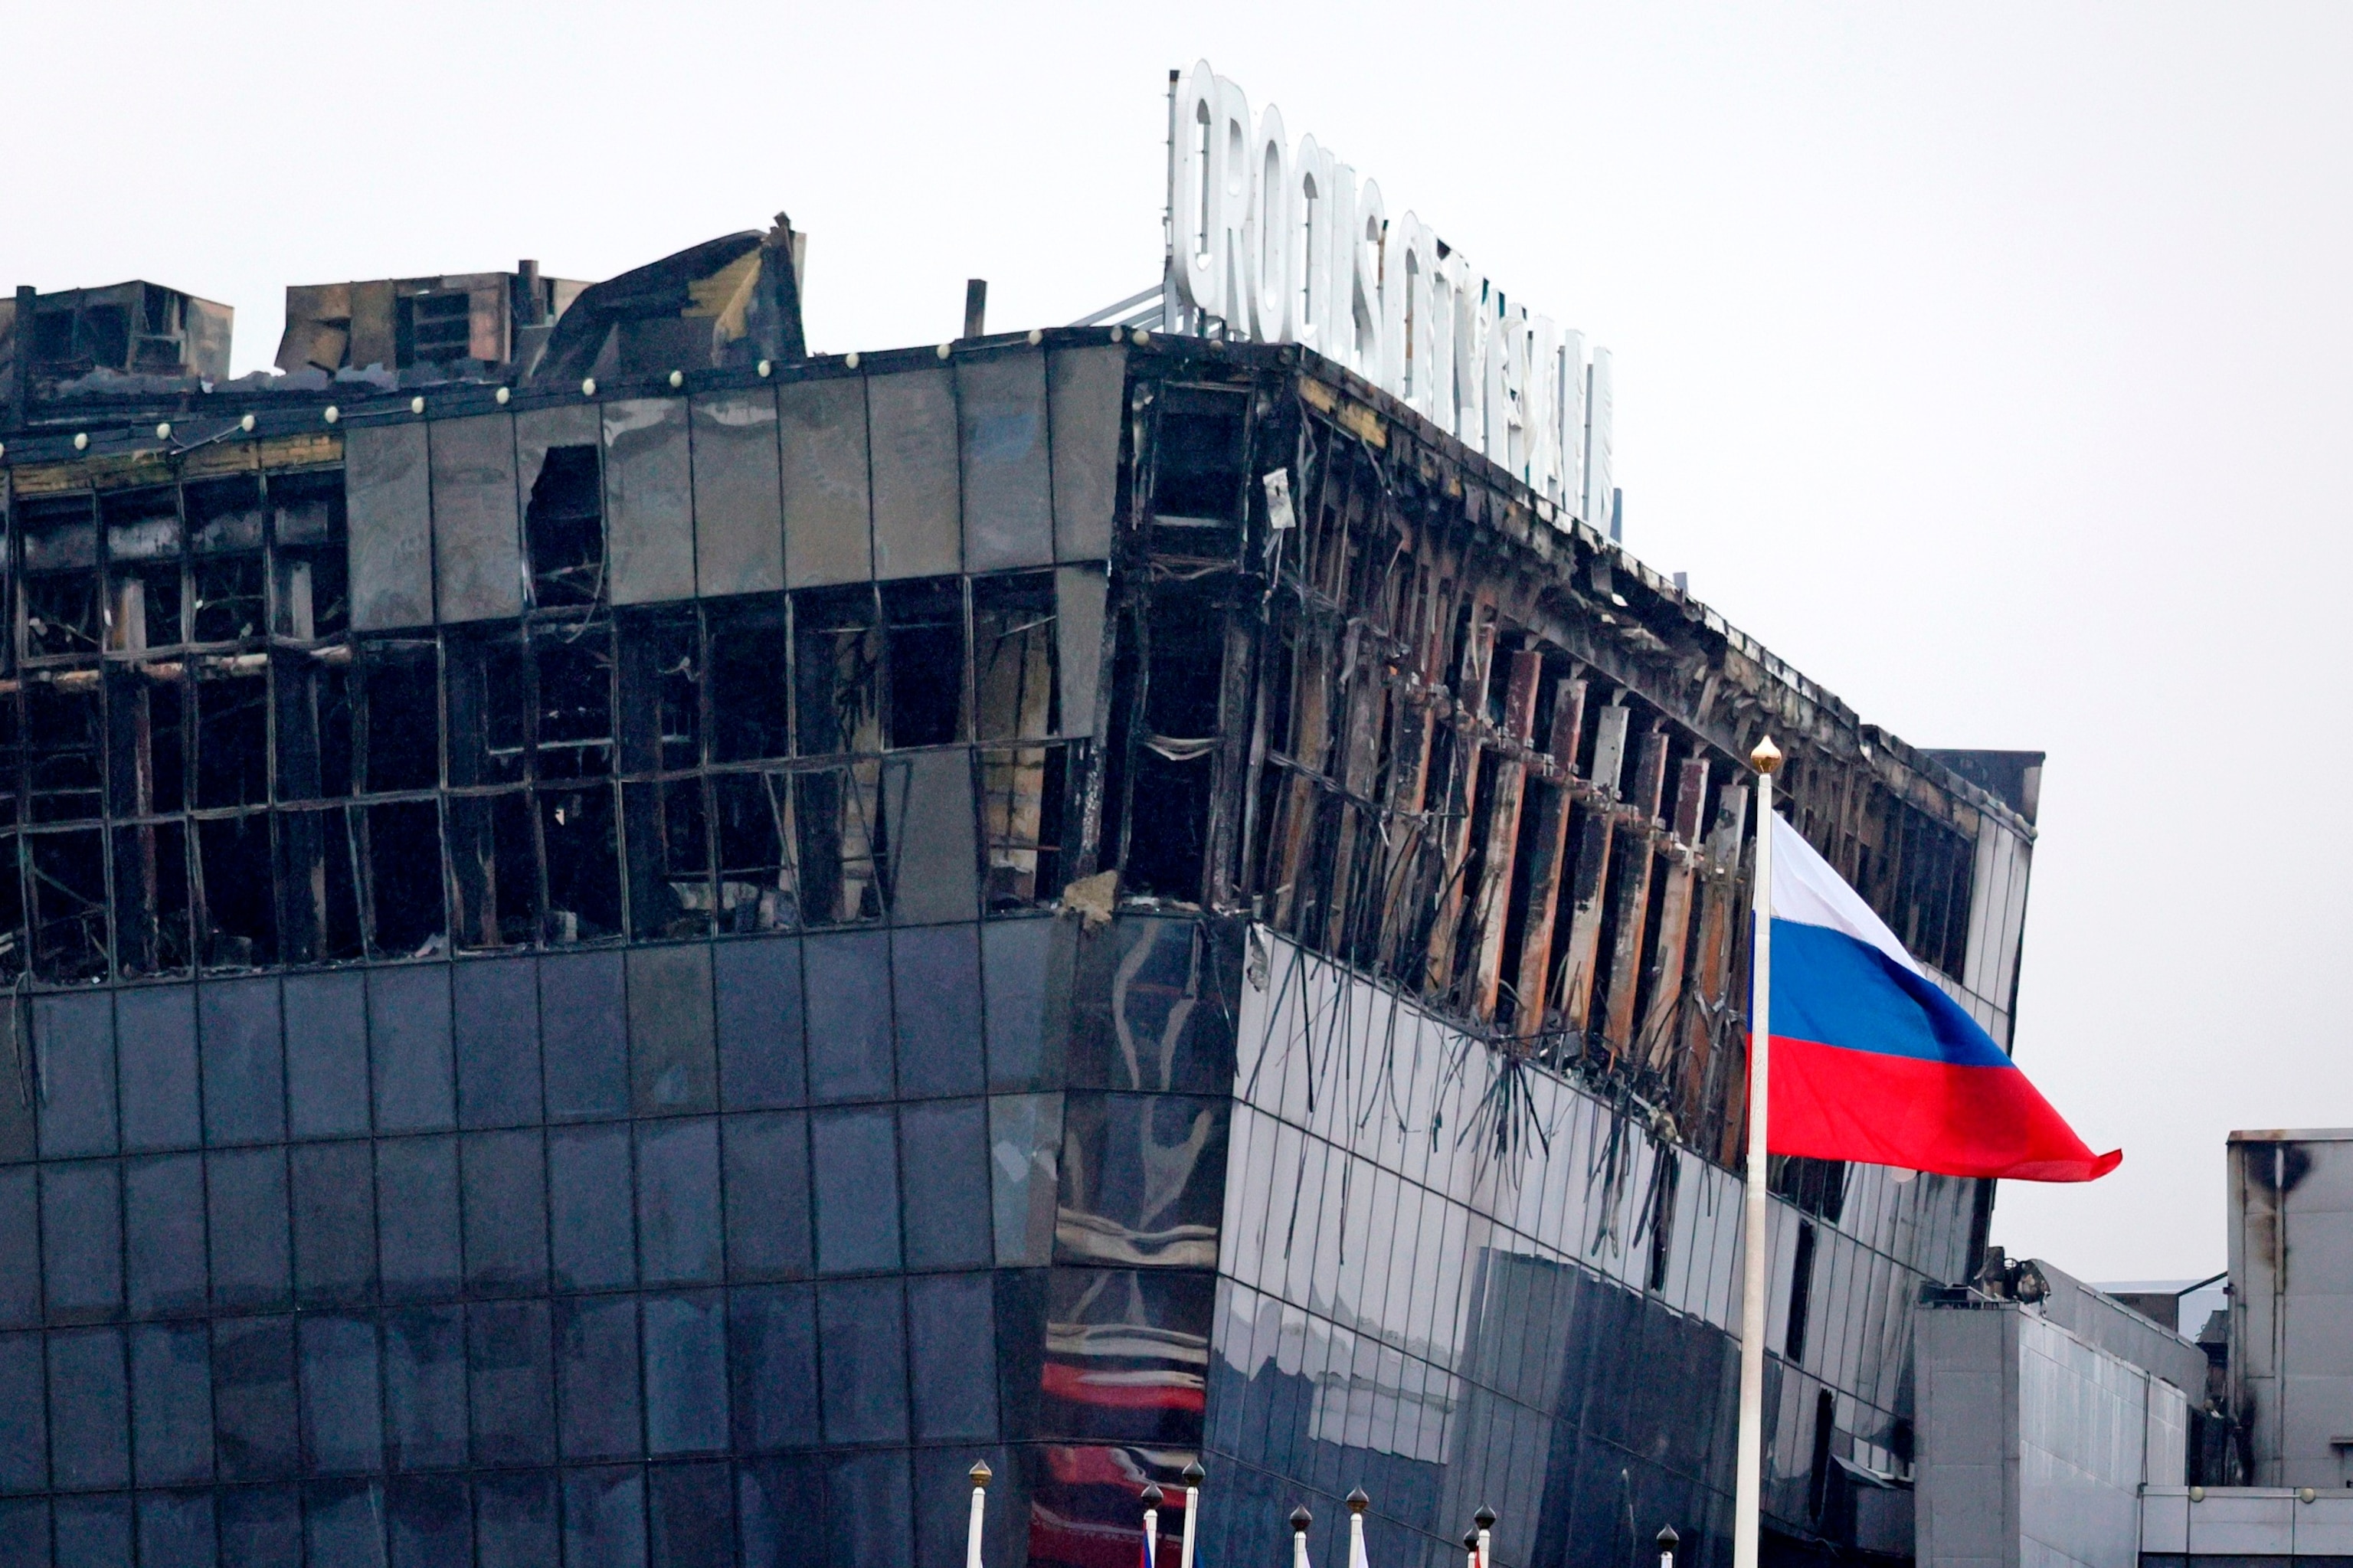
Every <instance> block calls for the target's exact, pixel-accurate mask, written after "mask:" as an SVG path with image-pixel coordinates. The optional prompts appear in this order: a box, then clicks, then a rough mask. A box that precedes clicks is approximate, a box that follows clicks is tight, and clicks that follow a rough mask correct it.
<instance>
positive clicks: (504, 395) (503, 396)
mask: <svg viewBox="0 0 2353 1568" xmlns="http://www.w3.org/2000/svg"><path fill="white" fill-rule="evenodd" d="M513 396H514V394H513V393H512V392H510V391H508V390H507V389H506V388H505V387H500V388H499V390H498V399H499V407H500V408H505V407H506V406H507V399H508V398H510V397H513Z"/></svg>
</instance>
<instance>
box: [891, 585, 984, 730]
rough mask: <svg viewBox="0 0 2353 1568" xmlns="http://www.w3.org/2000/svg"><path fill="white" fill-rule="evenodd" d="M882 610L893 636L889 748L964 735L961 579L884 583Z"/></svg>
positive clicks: (962, 603) (962, 599)
mask: <svg viewBox="0 0 2353 1568" xmlns="http://www.w3.org/2000/svg"><path fill="white" fill-rule="evenodd" d="M882 609H883V613H884V616H885V619H886V620H887V622H888V624H889V626H890V638H891V651H890V664H891V740H890V744H891V746H892V747H893V748H899V747H911V746H946V745H949V744H951V743H953V742H954V741H956V740H958V739H960V738H962V736H963V735H964V731H965V725H964V722H963V715H964V580H963V579H962V578H960V577H926V578H922V579H918V580H915V581H911V582H896V583H885V584H883V585H882Z"/></svg>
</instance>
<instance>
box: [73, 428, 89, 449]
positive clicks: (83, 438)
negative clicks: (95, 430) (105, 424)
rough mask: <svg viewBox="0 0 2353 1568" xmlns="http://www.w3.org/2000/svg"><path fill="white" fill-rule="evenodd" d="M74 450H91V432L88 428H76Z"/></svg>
mask: <svg viewBox="0 0 2353 1568" xmlns="http://www.w3.org/2000/svg"><path fill="white" fill-rule="evenodd" d="M74 450H76V451H78V452H86V451H88V450H90V432H89V431H88V430H76V431H75V432H74Z"/></svg>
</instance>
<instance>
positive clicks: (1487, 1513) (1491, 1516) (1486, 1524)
mask: <svg viewBox="0 0 2353 1568" xmlns="http://www.w3.org/2000/svg"><path fill="white" fill-rule="evenodd" d="M1471 1522H1472V1523H1473V1524H1475V1525H1477V1526H1478V1527H1479V1528H1480V1529H1482V1530H1493V1529H1494V1528H1495V1510H1493V1509H1491V1508H1489V1507H1488V1506H1487V1505H1486V1504H1484V1503H1481V1504H1480V1505H1479V1511H1478V1512H1477V1513H1474V1514H1472V1516H1471Z"/></svg>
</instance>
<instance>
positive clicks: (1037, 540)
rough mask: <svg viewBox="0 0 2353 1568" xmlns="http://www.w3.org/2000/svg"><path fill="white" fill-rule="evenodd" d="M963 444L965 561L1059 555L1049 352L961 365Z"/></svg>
mask: <svg viewBox="0 0 2353 1568" xmlns="http://www.w3.org/2000/svg"><path fill="white" fill-rule="evenodd" d="M956 415H957V418H958V419H959V420H960V421H961V425H962V434H963V449H964V556H965V570H966V571H973V572H989V571H997V570H999V569H1001V568H1004V567H1042V566H1045V565H1048V564H1049V563H1050V562H1051V561H1052V560H1053V558H1054V516H1053V507H1052V505H1051V500H1050V493H1049V492H1050V477H1049V474H1048V465H1047V452H1046V356H1045V355H1042V354H1037V353H1029V354H1016V355H1008V356H1007V357H1004V358H998V359H975V360H968V361H966V362H965V363H963V364H961V365H959V366H956Z"/></svg>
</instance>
